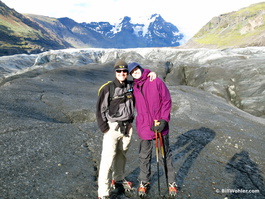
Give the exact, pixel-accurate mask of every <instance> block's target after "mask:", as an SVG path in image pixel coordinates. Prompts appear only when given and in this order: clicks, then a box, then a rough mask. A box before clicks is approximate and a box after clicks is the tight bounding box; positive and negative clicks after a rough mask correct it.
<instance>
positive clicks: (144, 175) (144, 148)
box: [139, 134, 176, 183]
mask: <svg viewBox="0 0 265 199" xmlns="http://www.w3.org/2000/svg"><path fill="white" fill-rule="evenodd" d="M162 139H163V143H164V148H165V158H166V165H167V174H168V182H169V183H172V182H175V181H176V179H175V178H176V174H175V169H174V167H173V164H172V152H171V149H170V147H169V135H168V134H167V135H164V136H162ZM153 145H154V146H155V140H141V141H140V147H139V167H140V175H139V180H140V181H143V182H150V180H151V159H152V149H153ZM159 146H160V145H159ZM160 165H161V166H160ZM159 166H160V168H161V167H162V168H164V161H163V158H162V156H161V151H159ZM164 172H165V168H164Z"/></svg>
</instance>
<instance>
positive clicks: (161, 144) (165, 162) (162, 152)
mask: <svg viewBox="0 0 265 199" xmlns="http://www.w3.org/2000/svg"><path fill="white" fill-rule="evenodd" d="M158 134H159V139H160V149H161V154H162V158H163V162H164V171H165V176H166V184H167V186H168V175H167V160H166V155H165V147H164V143H163V138H162V135H161V133H158Z"/></svg>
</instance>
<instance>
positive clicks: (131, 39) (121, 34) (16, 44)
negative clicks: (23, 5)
mask: <svg viewBox="0 0 265 199" xmlns="http://www.w3.org/2000/svg"><path fill="white" fill-rule="evenodd" d="M150 19H151V20H150ZM150 19H149V21H150V23H149V24H143V23H137V24H134V23H133V22H132V21H131V18H130V17H128V16H125V17H124V18H122V19H121V21H120V23H118V24H117V23H116V24H114V25H112V24H110V23H109V22H91V23H78V22H76V21H74V20H73V19H70V18H68V17H64V18H54V17H49V16H42V15H35V14H20V13H18V12H16V11H15V10H14V9H11V8H9V7H8V6H6V5H5V4H4V3H3V2H2V1H0V34H1V40H0V56H3V55H12V54H22V53H26V54H30V53H40V52H44V51H47V50H57V49H66V48H90V47H94V48H138V47H170V46H171V47H173V46H179V45H180V44H181V43H182V41H181V40H182V39H183V38H184V37H185V36H184V34H183V33H181V32H180V31H179V30H178V28H177V27H176V26H175V25H173V24H171V23H169V22H166V21H165V20H164V19H163V18H162V17H161V16H160V15H159V14H154V15H152V16H151V18H150Z"/></svg>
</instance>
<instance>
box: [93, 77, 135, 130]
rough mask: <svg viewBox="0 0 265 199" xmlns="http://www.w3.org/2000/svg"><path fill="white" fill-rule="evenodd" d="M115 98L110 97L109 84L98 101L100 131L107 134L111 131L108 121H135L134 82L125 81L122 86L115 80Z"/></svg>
mask: <svg viewBox="0 0 265 199" xmlns="http://www.w3.org/2000/svg"><path fill="white" fill-rule="evenodd" d="M113 83H114V93H113V98H111V96H110V86H111V84H107V85H106V86H104V87H103V88H102V89H101V90H100V92H99V97H98V101H97V110H96V116H97V122H98V126H99V128H100V130H101V131H102V132H106V131H107V130H108V129H109V125H108V121H110V122H119V121H128V120H130V121H131V122H132V121H133V118H134V98H133V94H132V91H131V89H132V82H131V81H128V80H126V81H124V82H123V83H122V84H121V83H120V82H119V81H118V80H117V79H115V80H114V81H113Z"/></svg>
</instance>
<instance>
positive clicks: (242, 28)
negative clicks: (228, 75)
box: [182, 2, 265, 48]
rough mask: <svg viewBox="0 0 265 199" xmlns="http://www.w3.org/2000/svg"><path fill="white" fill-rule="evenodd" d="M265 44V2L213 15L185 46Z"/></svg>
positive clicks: (246, 45)
mask: <svg viewBox="0 0 265 199" xmlns="http://www.w3.org/2000/svg"><path fill="white" fill-rule="evenodd" d="M248 46H265V2H261V3H256V4H252V5H250V6H249V7H246V8H242V9H240V10H238V11H234V12H229V13H225V14H222V15H220V16H217V17H213V18H212V19H211V20H210V21H209V22H208V23H207V24H206V25H204V26H203V27H202V28H201V29H200V30H199V31H198V32H197V33H196V34H195V35H194V36H193V37H192V38H191V39H190V40H189V41H188V42H187V43H186V44H185V45H184V46H182V47H183V48H235V47H239V48H240V47H248Z"/></svg>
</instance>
